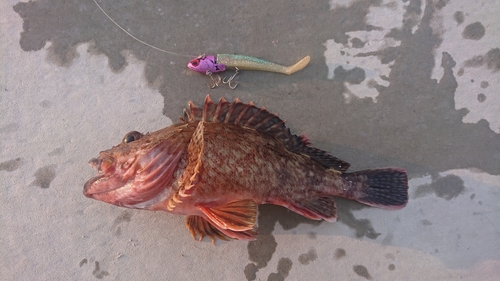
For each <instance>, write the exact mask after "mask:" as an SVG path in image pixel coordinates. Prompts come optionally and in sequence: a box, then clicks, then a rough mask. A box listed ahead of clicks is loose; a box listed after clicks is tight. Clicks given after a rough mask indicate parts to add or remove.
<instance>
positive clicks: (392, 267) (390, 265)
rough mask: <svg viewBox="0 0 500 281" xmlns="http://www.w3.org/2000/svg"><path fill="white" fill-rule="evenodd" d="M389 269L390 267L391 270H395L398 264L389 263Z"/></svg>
mask: <svg viewBox="0 0 500 281" xmlns="http://www.w3.org/2000/svg"><path fill="white" fill-rule="evenodd" d="M387 269H389V270H390V271H393V270H394V269H396V266H395V265H394V264H392V263H391V264H389V266H388V267H387Z"/></svg>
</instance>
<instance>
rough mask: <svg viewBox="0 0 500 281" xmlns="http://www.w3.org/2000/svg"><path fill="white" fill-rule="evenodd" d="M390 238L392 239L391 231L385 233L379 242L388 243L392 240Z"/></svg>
mask: <svg viewBox="0 0 500 281" xmlns="http://www.w3.org/2000/svg"><path fill="white" fill-rule="evenodd" d="M392 239H394V234H392V233H387V234H386V235H385V237H384V239H382V241H380V243H381V244H382V245H390V244H391V242H392Z"/></svg>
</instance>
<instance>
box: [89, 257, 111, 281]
mask: <svg viewBox="0 0 500 281" xmlns="http://www.w3.org/2000/svg"><path fill="white" fill-rule="evenodd" d="M92 275H94V277H95V278H97V279H102V278H104V277H106V276H109V273H108V272H107V271H105V270H102V269H101V267H100V265H99V262H98V261H96V262H95V267H94V271H92Z"/></svg>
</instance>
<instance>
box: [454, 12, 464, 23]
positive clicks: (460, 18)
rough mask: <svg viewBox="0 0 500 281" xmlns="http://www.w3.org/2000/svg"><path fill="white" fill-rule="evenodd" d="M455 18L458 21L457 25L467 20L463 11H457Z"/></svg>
mask: <svg viewBox="0 0 500 281" xmlns="http://www.w3.org/2000/svg"><path fill="white" fill-rule="evenodd" d="M453 19H454V20H455V21H456V22H457V25H460V24H462V23H463V22H464V20H465V17H464V13H463V12H462V11H456V12H455V13H454V14H453Z"/></svg>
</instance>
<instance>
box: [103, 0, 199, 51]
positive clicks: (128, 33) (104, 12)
mask: <svg viewBox="0 0 500 281" xmlns="http://www.w3.org/2000/svg"><path fill="white" fill-rule="evenodd" d="M94 3H95V4H96V5H97V7H98V8H99V9H100V10H101V12H102V13H103V14H104V15H105V16H106V17H107V18H108V19H109V20H110V21H111V22H112V23H114V24H115V25H116V26H117V27H118V28H119V29H121V30H122V31H123V32H125V33H126V34H127V35H128V36H130V37H132V38H133V39H134V40H136V41H138V42H139V43H142V44H144V45H146V46H148V47H150V48H153V49H155V50H157V51H160V52H164V53H167V54H170V55H174V56H180V57H188V58H193V57H197V56H191V55H183V54H179V53H175V52H170V51H167V50H163V49H160V48H158V47H155V46H153V45H151V44H149V43H146V42H144V41H142V40H141V39H139V38H137V37H135V36H134V35H132V34H131V33H130V32H128V31H127V30H125V29H124V28H123V27H121V26H120V25H119V24H118V23H117V22H116V21H114V20H113V19H112V18H111V17H110V16H109V15H108V13H106V11H104V9H103V8H102V7H101V5H99V3H97V0H94Z"/></svg>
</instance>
